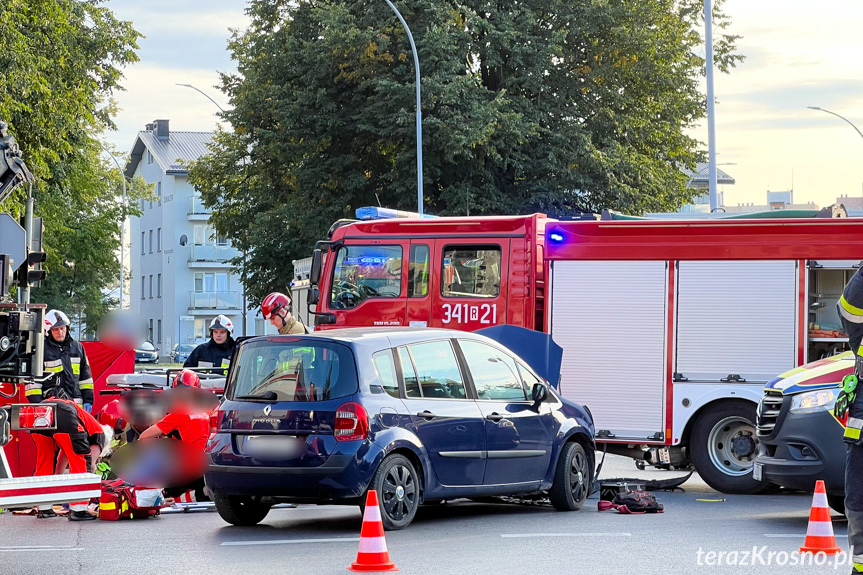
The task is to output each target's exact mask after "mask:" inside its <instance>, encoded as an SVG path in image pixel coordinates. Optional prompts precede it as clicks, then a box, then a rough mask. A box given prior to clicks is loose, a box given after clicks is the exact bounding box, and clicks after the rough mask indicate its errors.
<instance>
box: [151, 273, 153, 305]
mask: <svg viewBox="0 0 863 575" xmlns="http://www.w3.org/2000/svg"><path fill="white" fill-rule="evenodd" d="M150 299H153V274H150Z"/></svg>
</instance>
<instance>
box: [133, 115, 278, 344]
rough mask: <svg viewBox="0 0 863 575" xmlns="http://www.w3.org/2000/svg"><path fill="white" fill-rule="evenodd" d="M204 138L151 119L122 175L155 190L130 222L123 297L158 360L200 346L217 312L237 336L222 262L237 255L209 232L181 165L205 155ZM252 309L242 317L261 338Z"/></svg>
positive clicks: (238, 314)
mask: <svg viewBox="0 0 863 575" xmlns="http://www.w3.org/2000/svg"><path fill="white" fill-rule="evenodd" d="M212 137H213V134H212V132H172V131H170V129H169V125H168V120H155V121H153V123H151V124H148V125H147V127H146V129H145V130H144V131H141V132H138V135H137V137H136V138H135V143H134V145H133V146H132V152H131V161H130V162H129V164H128V165H127V166H126V170H125V173H126V177H127V178H132V177H134V176H135V175H140V176H141V177H143V178H144V180H145V181H146V182H148V183H151V184H154V185H155V195H156V199H155V200H153V201H142V202H141V211H142V214H141V216H140V217H133V218H131V222H130V228H131V241H130V244H131V247H130V267H131V276H132V277H131V280H130V285H129V298H130V309H131V311H132V312H133V313H134V314H136V315H138V316H139V317H141V318H142V320H143V321H144V322H145V324H146V330H147V339H148V340H150V341H152V342H153V343H154V344H156V346H157V347H159V349H160V350H161V351H162V354H161V355H162V356H163V357H167V354H168V352H169V351H170V350H171V347H172V346H173V345H174V344H176V343H187V342H202V341H205V340H206V339H207V338H208V337H209V334H208V330H207V327H208V326H209V323H210V321H211V320H212V319H213V318H214V317H215V316H217V315H219V314H224V315H226V316H228V317H229V318H230V319H231V321H232V322H233V323H234V336H239V335H243V303H244V297H243V296H244V290H243V286H242V284H241V283H240V278H239V275H238V274H236V273H234V272H233V271H232V270H231V267H232V266H231V264H230V263H229V260H230V259H231V258H233V257H235V256H236V255H237V254H238V251H237V249H236V248H234V247H232V246H231V244H230V242H229V241H228V240H227V239H226V238H224V237H221V236H218V235H217V234H216V233H215V231H214V230H213V227H212V226H211V225H210V223H209V219H210V211H209V210H208V209H206V208H205V207H204V206H203V204H202V203H201V198H200V197H199V196H198V195H197V194H196V192H195V190H194V188H193V187H192V185H191V184H190V183H189V179H188V175H189V172H188V165H189V164H190V163H191V162H193V161H194V160H197V159H198V158H199V157H201V156H202V155H204V154H206V153H207V148H206V145H207V143H208V142H210V140H211V139H212ZM256 312H257V310H256V309H255V310H252V311H251V312H247V315H246V318H247V328H246V333H247V334H248V335H255V334H258V333H264V328H265V325H264V322H263V320H262V319H260V318H259V319H258V320H257V321H256V320H255V316H256Z"/></svg>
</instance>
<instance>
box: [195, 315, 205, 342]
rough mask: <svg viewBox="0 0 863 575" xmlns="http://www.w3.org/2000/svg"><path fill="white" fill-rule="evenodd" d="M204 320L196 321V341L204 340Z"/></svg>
mask: <svg viewBox="0 0 863 575" xmlns="http://www.w3.org/2000/svg"><path fill="white" fill-rule="evenodd" d="M204 327H205V326H204V320H202V319H196V320H195V339H204Z"/></svg>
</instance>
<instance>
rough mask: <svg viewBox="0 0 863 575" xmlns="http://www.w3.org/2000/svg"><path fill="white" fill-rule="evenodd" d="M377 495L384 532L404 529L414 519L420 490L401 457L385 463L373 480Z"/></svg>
mask: <svg viewBox="0 0 863 575" xmlns="http://www.w3.org/2000/svg"><path fill="white" fill-rule="evenodd" d="M372 485H373V487H374V489H376V490H377V492H378V499H379V502H380V508H381V521H382V522H383V524H384V529H386V530H389V531H394V530H397V529H404V528H405V527H407V526H408V525H409V524H410V522H411V521H413V518H414V515H416V512H417V507H418V506H419V496H420V486H419V479H418V478H417V472H416V470H415V469H414V466H413V464H412V463H411V462H410V460H409V459H408V458H407V457H405V456H403V455H391V456H389V457H387V458H386V459H384V461H383V463H381V466H380V467H379V468H378V471H377V473H375V477H374V479H373V480H372Z"/></svg>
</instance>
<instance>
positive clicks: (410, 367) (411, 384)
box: [397, 347, 422, 397]
mask: <svg viewBox="0 0 863 575" xmlns="http://www.w3.org/2000/svg"><path fill="white" fill-rule="evenodd" d="M397 351H398V354H399V361H400V362H401V364H402V376H403V377H404V379H405V395H406V396H407V397H422V393H420V384H419V380H418V379H417V372H416V370H415V369H414V362H413V360H412V359H411V354H410V353H409V352H408V348H406V347H400V348H398V350H397Z"/></svg>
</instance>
